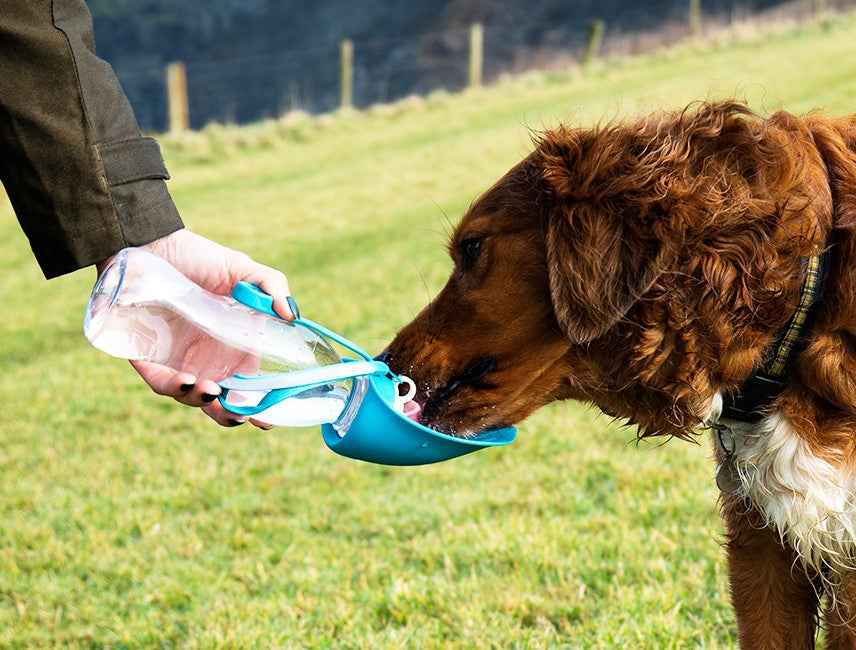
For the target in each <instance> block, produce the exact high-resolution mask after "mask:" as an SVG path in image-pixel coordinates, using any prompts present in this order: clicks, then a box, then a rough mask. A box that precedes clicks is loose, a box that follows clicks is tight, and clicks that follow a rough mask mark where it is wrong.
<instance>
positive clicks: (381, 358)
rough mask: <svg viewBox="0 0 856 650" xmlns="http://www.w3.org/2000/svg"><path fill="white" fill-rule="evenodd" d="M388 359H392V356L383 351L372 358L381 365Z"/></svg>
mask: <svg viewBox="0 0 856 650" xmlns="http://www.w3.org/2000/svg"><path fill="white" fill-rule="evenodd" d="M390 359H392V354H390V353H389V351H388V350H384V351H383V352H381V353H380V354H378V355H376V356H375V358H374V360H375V361H381V362H383V363H386V362H387V361H389V360H390Z"/></svg>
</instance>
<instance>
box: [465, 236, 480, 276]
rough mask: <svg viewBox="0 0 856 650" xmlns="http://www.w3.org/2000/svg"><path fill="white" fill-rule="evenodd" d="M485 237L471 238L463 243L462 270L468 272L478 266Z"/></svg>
mask: <svg viewBox="0 0 856 650" xmlns="http://www.w3.org/2000/svg"><path fill="white" fill-rule="evenodd" d="M483 243H484V237H469V238H468V239H465V240H463V241H462V242H461V270H462V271H468V270H469V269H471V268H473V267H474V266H475V264H476V260H477V259H478V257H479V253H480V252H481V249H482V244H483Z"/></svg>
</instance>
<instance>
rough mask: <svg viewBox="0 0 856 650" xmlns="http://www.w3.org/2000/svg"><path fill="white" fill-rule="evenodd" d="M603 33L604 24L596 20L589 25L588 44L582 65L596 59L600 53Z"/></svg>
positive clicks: (604, 29)
mask: <svg viewBox="0 0 856 650" xmlns="http://www.w3.org/2000/svg"><path fill="white" fill-rule="evenodd" d="M604 31H606V23H605V22H603V21H602V20H600V19H596V20H593V21H591V22H590V23H589V29H588V43H587V44H586V51H585V53H584V54H583V61H582V63H583V65H588V64H589V63H591V62H592V61H594V60H595V58H597V53H598V52H600V45H601V43H602V42H603V33H604Z"/></svg>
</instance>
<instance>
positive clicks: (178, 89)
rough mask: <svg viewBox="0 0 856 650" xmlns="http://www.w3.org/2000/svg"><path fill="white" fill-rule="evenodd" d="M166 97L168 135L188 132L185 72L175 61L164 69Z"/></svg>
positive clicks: (179, 63) (188, 117)
mask: <svg viewBox="0 0 856 650" xmlns="http://www.w3.org/2000/svg"><path fill="white" fill-rule="evenodd" d="M166 96H167V105H168V113H169V131H170V133H184V132H185V131H189V130H190V108H189V104H188V101H187V70H186V69H185V67H184V63H182V62H181V61H175V62H173V63H170V64H169V65H168V66H167V67H166Z"/></svg>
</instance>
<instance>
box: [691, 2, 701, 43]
mask: <svg viewBox="0 0 856 650" xmlns="http://www.w3.org/2000/svg"><path fill="white" fill-rule="evenodd" d="M700 35H701V0H690V36H691V37H693V38H697V37H699V36H700Z"/></svg>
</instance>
